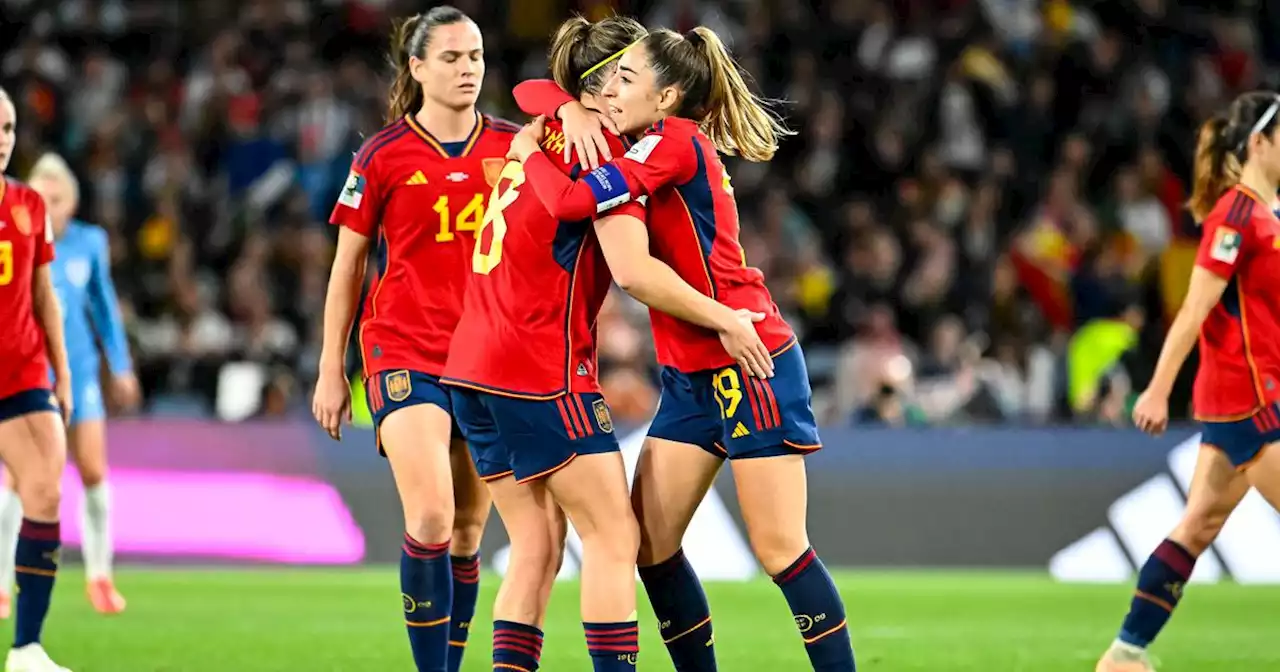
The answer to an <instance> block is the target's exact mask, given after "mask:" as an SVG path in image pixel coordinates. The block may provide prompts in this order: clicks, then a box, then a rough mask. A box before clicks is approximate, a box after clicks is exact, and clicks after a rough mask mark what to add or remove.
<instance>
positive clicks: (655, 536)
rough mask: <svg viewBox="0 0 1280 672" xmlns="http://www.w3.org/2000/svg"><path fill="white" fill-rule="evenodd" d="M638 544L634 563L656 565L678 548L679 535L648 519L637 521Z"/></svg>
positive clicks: (674, 552) (644, 565) (646, 565)
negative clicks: (638, 531)
mask: <svg viewBox="0 0 1280 672" xmlns="http://www.w3.org/2000/svg"><path fill="white" fill-rule="evenodd" d="M639 530H640V544H639V550H638V551H637V553H636V563H637V564H639V565H640V566H641V567H648V566H650V565H656V564H658V563H660V562H662V561H663V560H666V559H667V558H670V557H671V556H673V555H675V554H676V551H678V550H680V544H681V541H682V540H681V539H680V535H678V534H676V533H675V532H672V531H670V530H666V529H663V528H662V527H661V526H659V525H655V524H653V523H652V522H649V521H643V522H640V523H639Z"/></svg>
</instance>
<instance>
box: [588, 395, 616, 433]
mask: <svg viewBox="0 0 1280 672" xmlns="http://www.w3.org/2000/svg"><path fill="white" fill-rule="evenodd" d="M591 410H592V411H593V412H594V413H595V414H596V424H597V425H599V426H600V431H602V432H604V433H605V434H612V433H613V416H611V415H609V404H607V403H605V401H604V399H596V400H595V401H593V402H591Z"/></svg>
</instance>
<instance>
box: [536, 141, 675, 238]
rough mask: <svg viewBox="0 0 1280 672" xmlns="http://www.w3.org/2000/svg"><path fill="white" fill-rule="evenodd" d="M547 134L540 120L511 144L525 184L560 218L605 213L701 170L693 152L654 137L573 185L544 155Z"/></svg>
mask: <svg viewBox="0 0 1280 672" xmlns="http://www.w3.org/2000/svg"><path fill="white" fill-rule="evenodd" d="M542 130H543V129H542V122H541V120H535V121H534V123H532V124H529V125H528V126H526V127H525V129H524V130H522V131H520V134H519V135H517V136H516V138H515V139H514V140H512V142H511V153H512V155H513V156H514V157H515V158H516V159H518V160H519V161H521V162H523V163H524V169H525V181H526V182H528V183H529V184H530V185H532V187H533V192H534V193H535V194H537V196H538V200H539V201H541V202H542V204H543V205H544V206H546V208H547V211H548V212H550V213H551V215H552V216H553V217H555V218H556V219H560V220H565V221H576V220H580V219H586V218H588V217H592V216H594V215H598V214H602V213H604V212H607V211H609V210H610V209H612V208H615V207H617V206H619V205H622V204H624V203H629V202H631V201H634V200H635V199H637V198H639V197H640V196H644V195H648V194H652V193H654V192H656V191H657V190H659V189H661V188H663V187H667V186H671V185H675V184H680V183H682V182H685V181H687V180H689V179H690V178H691V177H692V176H693V173H694V171H695V170H696V169H697V166H696V157H694V156H693V154H692V149H683V150H682V148H680V147H676V145H677V144H679V143H674V142H667V143H663V142H662V140H663V136H661V135H657V134H650V135H646V136H645V137H644V138H643V139H642V140H641V141H640V142H638V143H636V144H635V145H634V146H632V148H631V149H630V150H629V151H628V152H627V155H626V156H624V157H622V158H619V159H614V160H613V161H610V162H609V163H606V164H605V165H603V166H600V167H599V168H597V169H595V170H593V171H591V172H590V173H587V174H586V175H584V176H582V177H580V178H578V179H577V180H574V179H572V178H570V177H569V176H568V175H565V174H564V172H563V171H561V170H560V168H558V167H557V166H556V165H555V164H553V163H552V162H551V160H550V159H549V158H547V157H546V156H545V155H543V154H542V152H541V149H540V148H539V147H538V145H537V142H538V141H540V140H541V139H542ZM526 134H528V135H526ZM522 136H524V137H522ZM691 147H692V145H690V148H691Z"/></svg>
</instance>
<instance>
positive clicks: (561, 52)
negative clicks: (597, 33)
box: [547, 15, 591, 97]
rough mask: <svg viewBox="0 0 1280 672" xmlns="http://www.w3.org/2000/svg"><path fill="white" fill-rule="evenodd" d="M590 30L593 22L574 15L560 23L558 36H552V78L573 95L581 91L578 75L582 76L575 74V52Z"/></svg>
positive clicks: (550, 60) (549, 58)
mask: <svg viewBox="0 0 1280 672" xmlns="http://www.w3.org/2000/svg"><path fill="white" fill-rule="evenodd" d="M590 32H591V22H590V21H588V20H586V19H585V18H583V17H582V16H581V15H574V16H573V18H571V19H569V20H568V21H565V22H564V23H562V24H560V28H558V29H557V30H556V36H555V37H553V38H551V50H550V52H549V53H548V54H547V61H548V65H549V66H550V68H551V78H552V79H554V80H556V84H558V85H560V88H562V89H564V90H565V91H566V92H568V93H569V95H571V96H575V97H576V96H577V95H578V93H580V89H579V87H578V77H579V76H581V75H580V74H578V75H575V74H574V67H573V60H574V59H573V52H574V49H575V48H576V47H577V46H578V45H580V44H581V43H582V42H584V41H586V39H587V35H588V34H590Z"/></svg>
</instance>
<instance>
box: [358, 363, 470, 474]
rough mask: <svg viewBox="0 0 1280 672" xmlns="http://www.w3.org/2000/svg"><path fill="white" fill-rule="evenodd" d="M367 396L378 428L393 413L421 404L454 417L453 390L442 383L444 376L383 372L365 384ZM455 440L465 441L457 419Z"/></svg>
mask: <svg viewBox="0 0 1280 672" xmlns="http://www.w3.org/2000/svg"><path fill="white" fill-rule="evenodd" d="M364 392H365V396H366V397H368V401H369V414H370V415H372V416H373V426H374V428H375V429H377V428H378V427H381V426H382V421H383V420H385V419H386V417H387V416H388V415H391V413H392V412H393V411H396V410H399V409H401V408H408V407H410V406H417V405H418V404H433V405H435V406H439V407H440V408H442V409H444V412H445V413H448V414H449V417H453V402H452V401H451V400H450V399H449V388H447V387H445V386H444V385H441V384H440V377H439V376H433V375H431V374H429V373H423V372H421V371H408V370H405V369H400V370H399V371H383V372H381V373H375V374H373V377H371V378H369V379H368V380H366V381H365V383H364ZM452 424H453V430H452V433H451V438H453V439H461V438H462V430H460V429H458V422H457V420H454V421H453V423H452ZM378 453H379V454H382V455H386V454H387V453H386V451H384V450H383V449H382V439H381V437H379V438H378Z"/></svg>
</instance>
